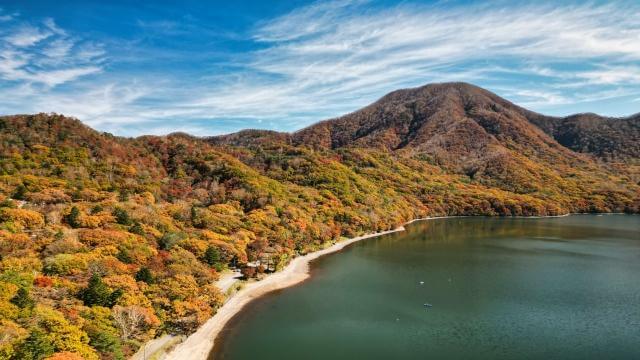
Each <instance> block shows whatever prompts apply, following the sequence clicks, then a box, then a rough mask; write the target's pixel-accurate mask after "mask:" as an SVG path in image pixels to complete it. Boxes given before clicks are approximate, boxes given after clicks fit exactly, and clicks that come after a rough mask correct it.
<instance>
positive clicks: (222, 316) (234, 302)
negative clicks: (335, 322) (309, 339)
mask: <svg viewBox="0 0 640 360" xmlns="http://www.w3.org/2000/svg"><path fill="white" fill-rule="evenodd" d="M397 231H404V227H402V226H401V227H399V228H397V229H395V230H389V231H383V232H379V233H374V234H368V235H363V236H359V237H355V238H352V239H348V240H344V241H340V242H338V243H335V244H333V245H332V246H330V247H327V248H325V249H322V250H318V251H315V252H313V253H310V254H307V255H304V256H299V257H297V258H295V259H293V260H291V262H290V263H289V265H287V266H286V267H285V268H284V269H283V270H282V271H279V272H276V273H274V274H271V275H268V276H267V277H265V278H264V279H263V280H260V281H256V282H253V283H249V284H247V285H246V286H245V287H244V288H243V289H241V290H240V291H238V292H237V293H236V294H235V295H233V296H232V297H231V298H230V299H229V300H228V301H227V302H226V303H225V304H224V305H223V306H222V307H220V309H218V311H217V312H216V314H215V315H214V316H213V317H212V318H211V319H209V320H208V321H207V322H206V323H205V324H204V325H202V326H201V327H200V329H198V331H196V332H195V333H193V334H191V335H190V336H189V337H188V338H187V339H186V340H185V341H184V342H182V343H180V344H179V345H178V346H176V347H175V349H173V350H172V351H171V352H170V353H168V354H167V355H166V357H164V358H165V359H169V360H206V359H207V357H208V356H209V353H210V352H211V349H213V345H214V340H215V339H216V337H217V335H218V333H219V332H220V331H221V330H222V329H223V328H224V326H225V325H226V324H227V322H228V321H229V320H231V318H232V317H233V316H234V315H235V314H237V313H238V312H239V311H240V310H242V308H243V307H244V306H245V305H246V304H248V303H249V302H250V301H251V300H253V299H255V298H257V297H260V296H262V295H264V294H266V293H268V292H271V291H274V290H278V289H282V288H286V287H289V286H292V285H295V284H298V283H300V282H302V281H304V280H306V279H307V278H308V277H309V263H310V262H311V261H313V260H315V259H317V258H319V257H321V256H323V255H327V254H330V253H333V252H336V251H340V250H342V249H343V248H344V247H345V246H347V245H349V244H353V243H354V242H357V241H361V240H364V239H368V238H372V237H376V236H380V235H385V234H389V233H393V232H397Z"/></svg>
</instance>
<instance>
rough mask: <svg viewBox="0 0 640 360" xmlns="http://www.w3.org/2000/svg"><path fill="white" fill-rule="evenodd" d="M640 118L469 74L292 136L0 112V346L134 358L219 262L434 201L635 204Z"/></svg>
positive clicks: (535, 211) (436, 209)
mask: <svg viewBox="0 0 640 360" xmlns="http://www.w3.org/2000/svg"><path fill="white" fill-rule="evenodd" d="M639 129H640V125H639V123H638V117H637V116H636V117H630V118H626V119H609V118H602V117H599V116H597V115H593V114H588V115H578V116H574V117H568V118H553V117H547V116H543V115H540V114H536V113H533V112H530V111H527V110H525V109H523V108H520V107H518V106H516V105H514V104H511V103H510V102H508V101H506V100H504V99H501V98H499V97H498V96H496V95H494V94H491V93H489V92H488V91H486V90H483V89H480V88H477V87H474V86H472V85H468V84H435V85H428V86H425V87H421V88H416V89H408V90H399V91H396V92H393V93H391V94H389V95H387V96H385V97H383V98H382V99H380V100H379V101H378V102H376V103H374V104H372V105H370V106H368V107H366V108H364V109H362V110H360V111H357V112H354V113H352V114H349V115H346V116H344V117H341V118H338V119H333V120H328V121H324V122H321V123H318V124H316V125H313V126H311V127H309V128H306V129H303V130H301V131H298V132H296V133H293V134H287V133H277V132H272V131H260V130H248V131H243V132H240V133H236V134H231V135H225V136H220V137H213V138H197V137H193V136H189V135H186V134H172V135H168V136H161V137H158V136H143V137H138V138H121V137H116V136H113V135H110V134H106V133H100V132H97V131H95V130H93V129H90V128H89V127H87V126H85V125H83V124H82V123H81V122H80V121H78V120H75V119H70V118H66V117H64V116H62V115H55V114H38V115H16V116H4V117H1V118H0V334H2V338H1V339H0V359H43V358H47V357H51V356H53V358H58V359H62V358H65V359H73V358H74V357H75V358H84V359H122V358H124V357H125V356H127V355H130V354H132V353H133V352H135V351H136V350H137V347H138V346H139V345H140V344H141V343H142V342H144V341H146V340H148V339H150V338H153V337H154V336H157V335H158V334H161V333H164V332H169V333H180V334H187V333H190V332H193V331H194V330H195V329H196V328H197V327H198V326H199V325H200V324H202V323H203V322H204V321H205V320H206V319H207V318H208V317H210V316H211V315H212V314H213V313H214V312H215V311H216V308H217V307H219V306H220V305H221V304H222V302H223V300H224V295H223V294H221V293H220V291H219V290H218V289H217V288H216V287H215V284H214V282H215V280H216V279H217V278H218V273H219V272H220V271H221V270H223V269H225V268H227V267H229V266H242V265H243V264H246V263H248V262H250V261H254V260H257V259H265V258H267V259H268V261H269V263H270V264H271V265H272V266H273V267H274V268H276V269H277V268H281V267H282V266H284V265H286V263H287V262H288V261H289V260H290V259H291V258H292V257H294V256H296V255H299V254H303V253H307V252H309V251H313V250H315V249H318V248H320V247H322V246H325V245H326V244H328V243H331V242H335V241H339V240H340V239H341V238H344V237H353V236H356V235H360V234H363V233H370V232H375V231H381V230H388V229H392V228H395V227H397V226H399V225H401V224H402V223H404V222H406V221H408V220H411V219H415V218H420V217H425V216H440V215H489V216H538V215H561V214H566V213H571V212H627V213H638V212H639V211H640V185H639V182H640V170H639V169H640V153H639V152H640V150H639V149H638V147H637V145H638V144H640V139H639V135H638V134H639V133H640V130H639Z"/></svg>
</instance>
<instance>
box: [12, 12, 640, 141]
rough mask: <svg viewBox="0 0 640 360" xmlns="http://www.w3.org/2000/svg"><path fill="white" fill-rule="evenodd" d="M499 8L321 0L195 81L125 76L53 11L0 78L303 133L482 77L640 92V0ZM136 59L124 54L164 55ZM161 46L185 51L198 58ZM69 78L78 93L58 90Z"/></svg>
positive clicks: (504, 86)
mask: <svg viewBox="0 0 640 360" xmlns="http://www.w3.org/2000/svg"><path fill="white" fill-rule="evenodd" d="M498 4H500V5H495V3H494V5H478V6H467V5H465V6H462V5H456V4H450V3H447V4H445V5H446V6H442V5H441V4H436V5H433V6H426V5H416V4H409V3H405V2H402V3H401V5H398V6H394V7H386V8H383V7H382V6H380V4H374V3H371V4H369V3H368V2H367V1H365V0H354V1H348V0H339V1H327V2H321V1H319V2H316V3H314V4H311V5H309V6H306V7H302V8H299V9H296V10H293V11H292V12H290V13H288V14H284V15H282V16H280V17H277V18H274V19H268V20H266V21H263V22H261V23H259V24H258V25H256V27H255V28H254V29H252V30H251V32H250V34H249V36H248V37H249V38H250V39H251V40H250V41H251V42H253V44H243V45H257V48H259V50H256V51H248V52H245V53H240V54H237V53H236V54H233V56H230V57H231V58H232V59H233V61H232V64H231V65H232V66H233V69H232V70H227V71H222V72H218V71H217V70H216V72H215V73H213V71H210V70H207V69H211V68H212V67H211V66H203V67H202V70H201V71H199V72H197V73H196V74H195V75H192V76H187V77H182V76H179V75H175V76H173V75H172V74H171V73H170V72H167V73H166V74H161V75H159V74H158V73H151V72H145V70H144V66H139V67H138V68H137V70H136V73H135V75H131V74H129V73H118V72H115V70H113V69H109V68H107V67H106V66H105V64H104V62H105V58H106V56H107V54H109V56H110V57H113V56H114V54H113V51H111V50H113V48H112V47H115V46H116V45H113V44H120V43H121V41H122V40H121V39H120V40H118V39H115V40H114V41H113V42H112V43H110V44H101V43H99V42H95V41H94V42H87V41H86V40H84V39H80V38H79V37H78V36H76V35H75V34H72V33H71V32H69V31H65V30H64V29H61V28H60V27H59V26H57V25H56V23H55V22H54V21H53V20H52V19H47V20H45V21H44V22H43V23H41V24H40V25H38V26H35V25H29V26H31V30H30V31H31V32H29V31H26V30H25V29H29V27H26V26H27V25H25V24H22V26H23V27H22V28H12V29H10V30H11V32H9V33H8V35H6V36H5V37H4V38H2V36H3V34H0V49H1V50H2V52H0V78H2V79H5V80H11V81H16V82H22V83H19V84H15V86H14V87H12V88H11V91H14V92H17V93H19V94H21V98H22V99H23V100H22V102H21V101H20V99H19V98H17V97H16V96H15V94H11V96H9V97H7V96H5V99H4V100H2V99H0V112H3V111H4V110H3V109H5V108H10V107H9V106H15V108H19V109H27V110H29V111H31V112H37V111H56V112H62V113H65V114H68V115H72V116H76V117H78V118H80V119H82V120H85V121H88V122H89V123H90V124H91V125H93V126H98V127H99V128H101V129H103V130H109V131H114V132H120V133H123V134H137V133H139V132H146V133H158V132H160V131H165V130H169V129H178V128H180V129H191V130H194V131H198V134H207V133H218V132H221V131H225V129H227V130H228V129H231V128H232V127H231V126H230V125H229V124H230V123H232V124H234V125H233V128H234V129H235V126H236V125H237V124H240V123H242V121H245V120H246V119H252V123H257V119H260V120H265V121H264V124H271V125H270V126H275V127H277V128H278V129H284V130H295V129H297V128H299V127H301V126H304V125H308V124H310V123H312V122H315V121H318V120H322V119H324V118H327V117H333V116H337V115H341V114H343V113H345V112H349V111H353V110H356V109H357V108H359V107H361V106H364V105H367V104H368V103H370V102H372V101H373V100H375V99H377V98H379V97H380V96H382V95H384V94H385V93H387V92H389V91H392V90H395V89H397V88H402V87H411V86H418V85H422V84H426V83H430V82H443V81H467V82H472V83H477V84H479V85H482V86H485V87H488V88H489V89H490V90H494V91H496V92H497V93H498V94H499V95H503V96H506V97H507V98H509V99H510V100H512V101H514V102H516V103H519V104H521V105H523V106H530V107H533V110H537V111H544V110H545V109H553V110H554V111H555V109H561V108H562V107H563V106H567V105H571V104H576V103H585V102H590V101H593V100H594V99H598V98H601V99H604V98H615V97H632V96H634V94H637V93H639V92H640V67H639V66H640V65H639V64H640V46H638V42H639V41H640V40H639V39H640V17H634V16H630V14H632V13H637V12H639V11H640V4H638V3H633V2H613V3H609V4H605V5H600V4H597V3H586V4H578V5H570V4H569V5H567V4H564V5H557V6H552V5H551V4H547V5H525V6H523V5H513V4H509V3H507V2H499V3H498ZM181 25H184V24H181V23H180V22H175V21H161V20H159V21H153V22H139V23H138V26H139V27H140V28H142V29H145V30H146V31H155V32H159V33H162V34H172V35H176V36H178V35H182V36H186V35H185V34H189V33H190V32H191V31H195V30H193V29H189V31H184V30H185V28H183V27H181ZM33 29H35V30H33ZM22 30H25V31H23V32H21V31H22ZM17 34H22V35H21V36H17ZM12 36H13V37H12ZM3 41H4V43H3ZM3 44H4V45H3ZM110 46H111V47H110ZM136 46H138V44H136ZM139 46H141V47H142V46H144V45H143V43H141V44H140V45H139ZM136 50H139V51H140V52H142V53H144V51H145V50H146V49H144V48H140V49H136ZM203 50H204V49H203ZM150 51H151V50H150ZM116 52H117V51H116ZM145 54H146V53H145ZM134 55H135V56H134ZM134 55H130V54H122V55H121V57H123V58H124V57H127V56H129V57H135V59H134V60H135V61H137V62H138V63H142V64H144V62H145V61H148V62H152V61H155V60H156V59H154V58H153V57H151V56H149V57H141V56H139V55H138V53H137V52H136V53H135V54H134ZM162 55H163V56H169V55H170V56H171V59H172V61H178V60H180V58H179V57H180V56H183V57H189V56H192V55H194V54H193V53H189V52H184V53H182V52H177V53H171V54H168V55H167V54H162ZM199 55H201V54H200V53H199ZM116 60H117V59H116ZM120 60H121V61H132V60H131V59H130V58H127V59H126V60H123V59H122V58H121V59H120ZM155 64H156V63H155V62H154V65H155ZM207 65H209V64H207ZM214 65H222V66H228V65H229V64H226V63H225V64H214ZM140 68H142V70H140ZM213 68H216V69H217V67H216V66H213ZM97 74H100V75H99V76H98V77H93V76H91V75H97ZM89 78H90V79H92V81H85V80H86V79H89ZM132 78H135V79H138V81H135V80H133V79H132ZM61 84H66V85H69V86H66V85H65V88H67V87H68V88H69V89H66V90H64V91H56V90H57V89H58V87H59V85H61ZM42 86H44V87H46V89H42ZM1 89H2V88H1V87H0V90H1ZM8 92H9V90H6V89H5V90H4V91H2V92H1V93H0V94H7V93H8ZM0 98H1V96H0ZM627 101H628V100H627ZM594 110H596V109H589V108H585V109H584V111H594ZM621 111H622V110H621ZM12 112H15V111H12ZM616 115H617V114H616ZM178 121H181V122H179V123H178ZM206 121H208V124H209V125H207V126H205V125H202V124H205V123H206ZM162 122H164V124H162V125H160V124H161V123H162ZM167 124H170V126H168V125H167ZM273 124H275V125H273ZM207 129H208V131H207Z"/></svg>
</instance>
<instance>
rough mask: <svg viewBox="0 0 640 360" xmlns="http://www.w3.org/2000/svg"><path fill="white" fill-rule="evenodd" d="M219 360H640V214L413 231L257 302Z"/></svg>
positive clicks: (365, 246)
mask: <svg viewBox="0 0 640 360" xmlns="http://www.w3.org/2000/svg"><path fill="white" fill-rule="evenodd" d="M420 282H424V284H422V285H421V283H420ZM424 303H430V304H432V305H433V307H431V308H427V307H425V306H424V305H423V304H424ZM215 358H216V359H227V360H229V359H231V360H244V359H247V360H249V359H251V360H255V359H262V360H265V359H266V360H271V359H274V360H275V359H515V358H518V359H594V358H597V359H640V216H631V215H608V216H595V215H579V216H570V217H563V218H540V219H521V218H520V219H517V218H516V219H510V218H509V219H493V218H451V219H439V220H430V221H422V222H417V223H414V224H412V225H410V226H407V231H406V232H402V233H397V234H392V235H387V236H382V237H379V238H373V239H369V240H365V241H363V242H359V243H356V244H354V245H352V246H350V247H348V248H347V249H345V250H344V251H342V252H341V253H339V254H337V255H329V256H326V257H323V258H320V259H319V260H318V261H316V262H315V263H314V265H313V277H312V279H311V280H309V281H307V282H305V283H303V284H301V285H299V286H296V287H293V288H289V289H285V290H282V291H278V292H275V293H273V294H271V295H268V296H266V297H263V298H260V299H258V300H257V301H254V302H253V303H251V304H250V305H249V306H248V307H247V308H246V309H245V310H244V311H243V312H242V313H241V314H239V315H238V316H237V317H236V318H235V319H234V320H233V321H232V324H231V325H229V326H228V327H227V329H226V330H225V333H224V337H223V341H222V343H221V345H220V346H219V347H218V348H217V349H216V354H215Z"/></svg>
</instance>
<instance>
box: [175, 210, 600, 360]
mask: <svg viewBox="0 0 640 360" xmlns="http://www.w3.org/2000/svg"><path fill="white" fill-rule="evenodd" d="M609 214H612V213H607V215H609ZM570 215H580V214H574V213H568V214H563V215H551V216H519V217H518V218H545V217H549V218H554V217H566V216H570ZM456 217H468V216H455V215H454V216H434V217H425V218H418V219H413V220H410V221H407V222H406V223H404V224H403V225H401V226H400V227H398V228H396V229H393V230H387V231H382V232H378V233H372V234H367V235H362V236H358V237H355V238H351V239H347V240H344V241H339V242H337V243H335V244H333V245H331V246H329V247H327V248H325V249H322V250H318V251H314V252H312V253H309V254H306V255H303V256H298V257H296V258H294V259H293V260H291V262H290V263H289V264H288V265H287V266H286V267H285V268H284V269H283V270H281V271H279V272H276V273H273V274H271V275H268V276H267V277H266V278H264V279H263V280H260V281H256V282H253V283H250V284H247V285H246V286H245V287H244V288H242V289H241V290H240V291H238V292H237V293H236V294H234V295H232V296H231V297H230V298H229V300H228V301H227V302H226V303H225V304H224V305H222V306H221V307H220V308H219V309H218V311H217V312H216V313H215V314H214V316H212V317H211V318H210V319H209V320H207V322H205V323H204V324H203V325H202V326H201V327H200V328H199V329H198V330H197V331H196V332H195V333H193V334H191V335H190V336H189V337H187V339H186V340H185V341H183V342H182V343H180V344H178V345H177V346H176V347H175V348H174V349H173V350H172V351H170V352H169V353H167V354H166V356H164V357H163V359H165V360H208V359H209V355H210V353H211V351H213V350H214V346H215V342H216V340H218V339H219V335H220V333H221V332H222V330H224V328H225V327H226V325H227V323H229V321H231V319H232V318H233V317H235V315H236V314H238V313H239V312H240V311H241V310H242V309H243V308H244V307H245V306H246V305H247V304H248V303H250V302H251V301H252V300H254V299H256V298H259V297H261V296H263V295H265V294H267V293H270V292H272V291H275V290H280V289H284V288H287V287H291V286H293V285H296V284H299V283H301V282H303V281H305V280H306V279H308V278H309V277H310V272H309V269H310V268H309V264H310V262H311V261H313V260H315V259H317V258H319V257H321V256H324V255H327V254H331V253H334V252H338V251H340V250H342V249H343V248H345V247H346V246H348V245H350V244H353V243H355V242H358V241H361V240H365V239H369V238H373V237H378V236H382V235H386V234H391V233H395V232H400V231H405V228H404V226H406V225H409V224H412V223H414V222H417V221H424V220H435V219H446V218H456Z"/></svg>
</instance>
